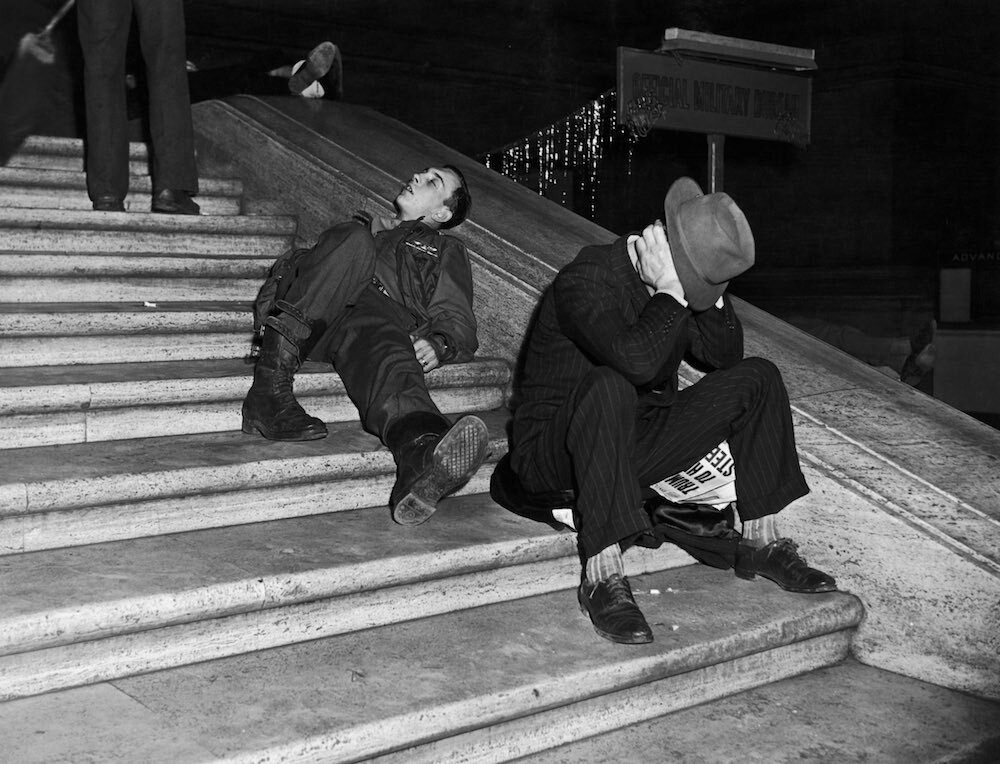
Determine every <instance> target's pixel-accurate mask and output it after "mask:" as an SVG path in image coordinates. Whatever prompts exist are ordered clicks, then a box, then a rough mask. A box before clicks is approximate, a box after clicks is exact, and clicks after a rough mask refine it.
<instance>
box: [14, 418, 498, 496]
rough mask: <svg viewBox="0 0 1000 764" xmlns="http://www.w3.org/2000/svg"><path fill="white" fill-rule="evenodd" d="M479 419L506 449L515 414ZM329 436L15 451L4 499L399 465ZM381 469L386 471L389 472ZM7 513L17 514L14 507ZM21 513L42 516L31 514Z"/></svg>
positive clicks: (336, 430) (177, 438) (228, 436)
mask: <svg viewBox="0 0 1000 764" xmlns="http://www.w3.org/2000/svg"><path fill="white" fill-rule="evenodd" d="M478 416H480V418H482V419H483V421H484V422H486V424H487V426H488V427H489V429H490V434H491V438H492V439H493V440H494V443H495V444H501V443H503V444H505V442H506V434H505V425H506V422H507V420H508V419H509V414H508V412H507V411H506V410H501V411H488V412H482V413H479V414H478ZM328 429H329V435H328V436H327V437H326V438H323V439H321V440H312V441H306V442H301V443H281V442H276V441H268V440H264V439H263V438H261V437H259V436H258V435H246V434H244V433H242V432H240V431H238V430H237V431H229V432H212V433H199V434H194V435H167V436H163V437H155V438H137V439H134V440H113V441H96V442H92V443H71V444H65V445H56V446H36V447H32V448H17V449H8V450H5V451H0V496H8V495H9V496H14V495H17V494H18V493H19V492H20V489H23V490H26V491H29V493H30V494H34V493H41V492H49V491H57V490H58V487H60V486H63V487H65V486H73V485H74V484H77V483H83V484H87V483H93V482H108V483H110V484H112V485H114V486H115V487H118V486H117V484H119V483H122V482H123V481H124V479H125V478H127V477H130V476H140V477H142V478H143V481H142V484H140V485H137V486H134V487H133V488H132V489H131V490H127V489H125V488H124V487H122V488H121V493H122V495H121V498H120V499H119V500H120V501H125V500H128V499H129V498H130V496H132V497H134V496H151V495H159V494H158V490H159V486H158V483H160V482H161V481H163V480H165V477H164V476H169V475H170V474H172V473H178V472H183V471H190V470H195V471H201V472H204V473H205V474H206V475H207V476H209V477H210V478H211V479H212V480H215V479H217V478H218V477H219V475H218V473H219V472H220V471H221V472H233V473H239V475H240V476H241V477H239V478H238V480H237V485H243V484H244V481H245V485H246V486H247V487H250V486H252V485H253V484H254V483H255V481H260V480H264V479H265V478H264V477H263V475H264V474H268V475H271V474H272V473H273V475H272V477H270V478H268V479H271V480H273V478H274V477H280V476H281V475H285V477H286V479H288V480H294V479H295V478H296V475H297V472H298V470H297V469H296V465H297V464H298V465H309V466H308V467H307V469H308V470H310V471H311V470H313V469H315V470H319V471H328V470H330V469H331V468H332V467H333V466H336V465H337V464H351V465H354V467H355V468H357V469H360V468H361V467H362V466H363V465H364V464H366V463H367V462H371V461H372V458H373V457H372V454H373V453H375V452H378V451H383V452H385V456H384V457H383V458H385V459H388V460H390V461H391V457H389V455H388V452H387V451H386V450H385V448H384V446H382V444H381V443H380V442H379V441H378V439H377V438H375V437H374V436H373V435H369V434H368V433H366V432H364V431H363V430H362V429H361V426H360V425H359V424H358V423H357V421H353V422H336V423H331V424H329V425H328ZM504 447H505V446H504ZM303 468H304V469H305V468H306V467H303ZM373 469H374V468H373ZM377 469H378V470H379V471H381V467H378V468H377ZM309 474H312V473H311V472H310V473H309ZM234 479H236V478H234ZM300 479H301V478H300ZM216 486H217V487H216V490H219V491H222V490H227V489H232V488H234V487H235V486H234V485H227V484H223V483H221V482H220V483H216ZM29 489H30V490H29ZM29 499H30V496H29ZM0 506H2V505H0ZM43 508H44V509H51V507H43ZM0 511H2V512H4V513H10V512H11V511H15V510H14V509H12V506H8V507H2V508H0ZM16 511H19V512H24V511H29V512H30V511H36V510H35V509H32V508H29V507H23V508H21V509H20V510H16Z"/></svg>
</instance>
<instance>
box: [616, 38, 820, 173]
mask: <svg viewBox="0 0 1000 764" xmlns="http://www.w3.org/2000/svg"><path fill="white" fill-rule="evenodd" d="M814 57H815V54H814V52H813V50H812V49H806V48H789V47H786V46H783V45H771V44H769V43H762V42H755V41H753V40H741V39H738V38H735V37H722V36H720V35H710V34H704V33H702V32H691V31H688V30H685V29H677V28H671V29H667V30H666V31H665V32H664V35H663V42H662V44H661V45H660V48H659V50H656V51H644V50H636V49H634V48H618V121H619V122H620V123H623V124H625V125H627V126H628V128H629V129H630V130H631V131H632V133H633V135H636V136H645V135H646V134H648V133H649V131H650V130H652V129H667V130H685V131H690V132H696V133H705V134H706V135H707V137H708V138H707V139H708V187H709V189H710V193H711V192H714V191H721V190H722V180H723V164H724V161H723V160H724V148H725V136H727V135H734V136H742V137H747V138H761V139H764V140H773V141H785V142H788V143H794V144H796V145H799V146H804V145H806V144H808V143H809V138H810V127H811V123H810V118H811V112H812V80H811V78H810V77H809V76H808V72H811V71H813V70H815V69H816V62H815V60H814Z"/></svg>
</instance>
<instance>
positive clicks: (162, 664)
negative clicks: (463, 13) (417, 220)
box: [0, 139, 862, 761]
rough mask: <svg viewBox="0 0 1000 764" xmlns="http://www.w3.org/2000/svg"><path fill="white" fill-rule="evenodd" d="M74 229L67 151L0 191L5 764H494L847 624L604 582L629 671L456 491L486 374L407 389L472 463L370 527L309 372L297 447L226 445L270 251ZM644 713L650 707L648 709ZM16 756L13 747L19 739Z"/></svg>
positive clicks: (343, 410)
mask: <svg viewBox="0 0 1000 764" xmlns="http://www.w3.org/2000/svg"><path fill="white" fill-rule="evenodd" d="M132 158H133V172H134V173H135V177H133V181H132V188H133V189H134V195H133V196H132V197H130V200H129V212H127V213H95V212H92V211H91V210H90V209H89V203H88V202H87V199H86V192H85V188H84V183H83V174H82V165H81V145H80V143H79V142H78V141H67V140H59V139H32V140H31V141H29V142H28V143H27V145H26V146H25V147H24V148H23V149H22V151H21V153H20V154H19V155H18V156H17V157H15V159H14V160H13V161H12V162H11V164H10V166H9V167H7V168H3V169H0V198H2V200H3V202H2V205H3V209H0V555H2V556H0V700H2V701H3V702H2V703H0V734H2V736H3V738H4V740H5V745H6V747H7V750H8V755H9V756H13V759H12V760H16V761H32V760H38V761H51V760H55V759H63V760H73V761H79V760H88V759H90V760H106V759H114V758H122V759H124V760H133V761H135V760H154V761H274V760H282V761H289V760H295V761H297V760H324V761H326V760H329V761H356V760H361V759H367V758H371V757H376V756H385V757H388V758H387V760H399V761H421V760H426V761H440V760H443V759H452V760H459V759H462V760H465V759H468V758H475V759H477V760H492V761H503V760H510V759H513V758H516V757H518V756H524V755H528V754H530V753H532V752H537V751H541V750H545V749H547V748H550V747H552V746H555V745H559V744H562V743H567V742H571V741H573V740H577V739H580V738H586V737H589V736H591V735H595V734H599V733H602V732H608V731H611V730H614V729H617V728H618V727H622V726H624V725H627V724H632V723H636V722H638V721H641V720H643V719H649V718H653V717H656V716H659V715H662V714H665V713H668V712H671V711H673V710H676V709H678V708H684V707H688V706H691V705H693V704H696V703H702V702H705V701H708V700H711V699H713V698H718V697H722V696H725V695H730V694H732V693H734V692H738V691H740V690H744V689H748V688H751V687H755V686H758V685H762V684H766V683H769V682H774V681H777V680H780V679H782V678H785V677H790V676H793V675H797V674H801V673H803V672H807V671H811V670H813V669H816V668H819V667H822V666H829V665H832V664H835V663H837V662H838V661H840V660H842V659H843V658H844V657H845V656H846V655H847V653H848V650H849V645H850V639H851V634H852V631H853V629H854V627H855V626H856V625H857V623H858V622H859V620H860V618H861V616H862V610H861V606H860V603H859V602H858V601H857V600H856V599H855V598H853V597H852V596H850V595H848V594H842V593H834V594H830V595H822V596H814V597H809V596H802V595H789V594H787V593H783V592H780V591H778V590H777V589H776V588H775V587H772V586H770V585H766V584H763V583H760V582H752V583H751V582H742V581H738V580H736V579H735V577H733V576H732V574H731V573H723V572H720V571H712V570H709V569H705V568H701V567H696V566H692V565H690V562H691V560H690V558H688V557H687V556H686V555H684V554H683V553H681V552H680V551H679V550H676V549H673V548H670V549H660V550H655V551H648V550H646V551H643V550H635V551H634V552H630V553H629V555H628V556H627V557H626V560H627V563H628V565H629V574H630V575H631V576H632V577H633V583H634V588H635V589H636V591H637V596H638V598H639V600H640V604H641V606H642V607H643V609H644V610H645V612H646V614H647V616H648V617H649V620H650V622H651V623H652V624H653V626H654V632H655V633H656V641H655V642H654V643H653V644H652V645H649V646H642V647H638V648H623V647H621V646H615V645H611V644H609V643H606V642H604V641H603V640H601V639H600V638H598V637H597V636H596V635H595V634H594V633H593V631H592V630H591V627H590V624H589V623H588V621H587V620H586V618H585V617H584V616H582V615H581V614H580V613H579V612H578V610H577V607H576V603H575V593H574V591H573V589H574V587H575V585H576V583H577V579H578V575H579V562H578V560H577V557H576V544H575V538H574V537H573V535H572V534H569V533H556V532H553V531H552V530H550V529H549V528H548V527H547V526H543V525H539V524H535V523H532V522H530V521H526V520H523V519H522V518H519V517H516V516H513V515H511V514H509V513H506V512H504V511H503V510H501V509H500V508H499V507H497V506H496V505H495V504H493V503H492V501H491V500H490V499H489V497H488V495H487V494H486V489H487V484H488V478H489V473H490V470H491V468H492V462H493V461H495V460H496V459H497V458H499V456H501V455H502V454H503V453H504V451H505V449H506V434H505V425H506V423H507V412H506V408H505V404H506V399H507V393H508V390H509V386H510V377H511V371H510V367H509V365H508V364H507V362H505V361H501V360H496V359H490V358H483V359H479V360H476V361H474V362H472V363H470V364H465V365H456V366H447V367H444V368H442V369H440V370H437V371H435V372H434V373H432V374H431V375H430V377H429V382H430V385H431V388H432V394H433V395H434V397H435V399H436V400H437V401H438V403H439V405H440V406H441V407H442V409H443V410H444V411H445V412H447V413H450V414H458V413H460V412H470V411H474V412H479V413H480V414H481V415H482V416H483V418H484V419H485V420H486V421H487V424H488V425H489V427H490V431H491V433H492V448H491V451H492V455H491V458H490V460H489V463H488V464H486V465H484V467H483V468H482V469H481V470H480V472H479V473H478V474H477V475H476V476H475V477H474V478H473V479H472V481H470V483H469V485H468V486H466V487H465V488H464V489H463V490H462V492H461V495H459V496H457V497H456V498H453V499H451V500H449V501H446V502H444V503H443V504H442V506H441V508H440V509H439V511H438V513H437V514H436V515H435V516H434V517H433V518H432V519H431V521H429V522H428V523H426V524H424V525H422V526H419V527H416V528H412V529H410V528H402V527H399V526H395V525H394V524H393V523H392V522H391V520H390V518H389V515H388V511H387V509H386V507H385V502H386V497H387V496H388V493H389V489H390V487H391V485H392V481H393V470H394V467H393V462H392V458H391V455H390V454H389V453H388V452H387V451H386V450H385V449H384V448H383V447H382V446H381V444H380V443H378V441H377V440H376V439H375V438H373V437H371V436H369V435H367V434H366V433H364V432H363V431H362V430H361V429H360V427H359V425H358V424H357V420H356V412H355V410H354V408H353V406H352V404H351V403H350V401H349V400H348V399H347V397H346V395H345V394H344V391H343V387H342V385H341V384H340V381H339V379H338V377H337V375H336V374H335V373H334V372H333V371H332V369H331V368H329V367H326V366H323V365H321V364H307V365H306V367H305V368H304V369H303V371H302V373H300V374H299V375H298V377H297V379H296V391H297V394H298V395H299V397H300V399H301V400H302V402H303V404H304V405H305V407H306V409H307V410H309V411H310V412H311V413H315V414H317V415H318V416H321V417H322V418H323V419H324V420H326V421H327V422H329V423H330V435H329V437H328V438H326V439H325V440H320V441H312V442H309V443H271V442H267V441H264V440H262V439H260V438H257V437H251V436H247V435H244V434H242V433H241V432H240V431H239V426H240V419H239V417H240V414H239V406H240V401H241V400H242V397H243V395H244V393H245V391H246V389H247V387H248V386H249V382H250V376H251V373H252V366H250V365H249V364H248V363H247V362H246V361H245V360H244V359H243V357H244V356H245V355H246V353H247V351H248V348H249V334H250V328H251V327H250V316H249V302H250V300H251V299H252V298H253V295H254V294H255V292H256V288H257V286H258V284H259V281H260V278H261V277H262V276H263V274H264V273H265V271H266V269H267V267H268V265H269V264H270V262H271V261H272V260H273V259H274V258H275V257H276V256H277V255H278V254H280V252H281V251H283V249H284V248H286V247H288V246H290V245H292V243H293V242H294V241H295V237H296V220H295V219H294V218H291V217H287V216H268V215H243V214H240V209H241V184H240V182H239V181H238V180H230V179H219V180H213V179H204V180H203V185H202V187H203V189H204V193H203V194H202V196H200V197H199V202H200V203H202V204H203V210H204V211H205V213H206V214H204V215H203V216H201V217H197V218H193V217H185V216H177V217H174V216H163V215H152V214H149V213H148V212H145V211H144V210H146V209H148V199H147V198H146V197H147V196H148V189H149V183H148V176H147V175H146V174H145V172H146V170H145V154H144V148H143V147H142V146H133V147H132ZM666 698H669V702H666V701H665V700H664V699H666ZM28 730H34V732H33V733H29V732H28Z"/></svg>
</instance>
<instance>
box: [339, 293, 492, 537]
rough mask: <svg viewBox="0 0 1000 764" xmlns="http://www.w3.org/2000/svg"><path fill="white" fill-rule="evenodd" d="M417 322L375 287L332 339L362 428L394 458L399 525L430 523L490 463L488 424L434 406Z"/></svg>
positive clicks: (395, 508) (394, 503)
mask: <svg viewBox="0 0 1000 764" xmlns="http://www.w3.org/2000/svg"><path fill="white" fill-rule="evenodd" d="M412 324H413V317H412V316H411V315H410V313H409V311H407V309H406V308H405V307H404V306H402V305H400V304H399V303H397V302H395V301H394V300H391V299H390V298H388V297H386V296H384V295H382V294H381V293H380V292H379V291H378V289H376V288H375V287H374V286H372V285H369V286H368V287H367V288H366V289H365V290H364V291H363V292H362V293H361V295H360V297H359V298H358V300H357V304H356V305H355V306H354V307H353V308H351V309H350V310H349V311H348V312H347V313H346V315H345V316H344V318H343V320H342V321H341V322H340V323H339V324H338V326H337V327H336V329H335V331H334V332H332V334H331V339H332V341H331V342H330V344H329V348H330V352H331V358H332V360H333V365H334V367H335V368H336V369H337V372H338V373H339V374H340V377H341V379H342V380H343V382H344V387H345V388H346V390H347V393H348V395H350V397H351V400H352V401H354V404H355V405H356V406H357V408H358V412H359V414H360V415H361V424H362V426H363V427H364V428H365V429H366V430H367V431H368V432H370V433H372V434H373V435H377V436H378V437H379V438H380V439H381V440H382V442H383V443H385V445H386V446H387V447H388V448H389V450H390V451H392V455H393V457H394V459H395V461H396V482H395V485H394V486H393V489H392V493H391V494H390V496H389V506H390V508H391V509H392V517H393V519H394V520H395V521H396V522H398V523H400V524H403V525H416V524H418V523H422V522H424V521H425V520H427V519H428V518H429V517H430V516H431V515H432V514H433V513H434V511H435V510H436V508H437V503H438V501H440V500H441V499H442V498H443V497H445V496H447V495H448V494H450V493H452V492H453V491H455V490H457V489H458V488H460V487H461V486H462V485H464V484H465V483H466V482H467V481H468V480H469V478H470V477H472V475H473V474H474V473H475V471H476V470H477V469H478V468H479V465H480V464H482V462H483V460H484V459H485V458H486V449H487V445H488V433H487V430H486V425H485V424H484V423H483V422H482V420H480V419H479V418H478V417H475V416H466V417H462V418H461V419H460V420H459V421H458V422H456V423H455V424H454V425H452V424H451V422H450V421H449V420H448V419H447V418H446V417H445V416H444V415H443V414H442V413H441V411H440V410H439V409H438V407H437V405H436V404H435V403H434V401H433V400H431V396H430V393H429V392H428V390H427V382H426V380H425V378H424V372H423V369H422V368H421V367H420V363H419V362H418V361H417V357H416V355H415V353H414V350H413V341H412V340H411V339H410V333H409V331H410V329H411V328H413V326H412Z"/></svg>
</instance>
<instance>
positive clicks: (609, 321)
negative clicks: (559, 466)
mask: <svg viewBox="0 0 1000 764" xmlns="http://www.w3.org/2000/svg"><path fill="white" fill-rule="evenodd" d="M626 242H627V237H624V236H623V237H621V238H619V239H618V240H616V241H615V242H614V243H612V244H609V245H603V246H593V247H585V248H584V249H582V250H581V251H580V254H579V255H577V257H576V259H575V260H573V262H571V263H570V264H569V265H567V266H566V267H565V268H563V269H562V271H560V273H559V275H558V276H556V279H555V281H554V282H553V284H552V286H551V287H550V288H549V289H548V290H546V292H545V295H544V296H543V298H542V302H541V305H540V307H539V310H538V315H537V318H536V321H537V323H536V325H535V326H534V327H533V330H532V331H531V334H530V337H529V340H528V345H527V348H526V350H525V359H524V368H523V374H522V378H521V384H520V387H519V393H520V396H519V400H518V405H517V409H516V411H515V414H514V430H513V447H514V448H515V449H516V448H517V447H518V445H519V444H522V443H524V442H526V441H527V440H530V439H531V438H532V437H533V436H534V434H535V433H537V432H538V430H539V429H540V428H541V427H542V426H543V425H544V423H545V422H547V421H548V420H549V419H550V418H551V417H552V415H553V413H554V412H555V410H556V409H557V408H558V406H559V405H560V404H561V403H562V402H563V401H564V400H565V399H566V398H567V397H568V396H569V395H570V393H571V392H572V391H573V389H574V388H575V387H576V385H577V383H578V382H579V381H580V379H581V378H582V377H583V376H584V375H586V374H587V373H589V372H590V371H591V370H592V369H594V368H596V367H598V366H606V367H610V368H612V369H614V370H615V371H617V372H619V373H620V374H621V375H622V376H623V377H625V378H626V379H627V380H629V381H630V382H631V383H632V384H633V385H635V387H636V391H637V393H638V394H639V396H640V402H641V403H642V404H644V405H647V406H648V405H654V406H669V405H670V404H672V403H673V401H674V398H675V397H676V395H677V370H678V367H679V366H680V363H681V361H682V360H684V358H685V356H686V354H688V353H690V354H691V355H692V356H693V357H694V359H696V360H697V361H698V362H700V363H701V364H702V365H704V366H707V367H709V368H717V369H719V368H728V367H730V366H733V365H734V364H736V363H737V362H738V361H739V360H740V359H741V358H742V357H743V328H742V326H741V324H740V322H739V319H738V318H737V317H736V313H735V311H734V310H733V306H732V303H731V302H730V300H729V297H728V296H726V297H725V298H724V302H723V307H722V308H721V309H718V308H714V307H713V308H709V309H708V310H706V311H703V312H700V313H692V311H691V310H689V309H688V308H686V307H683V306H682V305H681V304H680V303H679V302H677V300H675V299H674V298H673V297H670V296H669V295H665V294H657V295H653V296H652V297H651V296H650V294H649V292H648V291H647V289H646V286H645V285H644V284H643V283H642V281H641V279H640V278H639V275H638V274H637V273H636V271H635V268H634V267H633V266H632V261H631V260H630V259H629V256H628V252H627V250H626Z"/></svg>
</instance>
